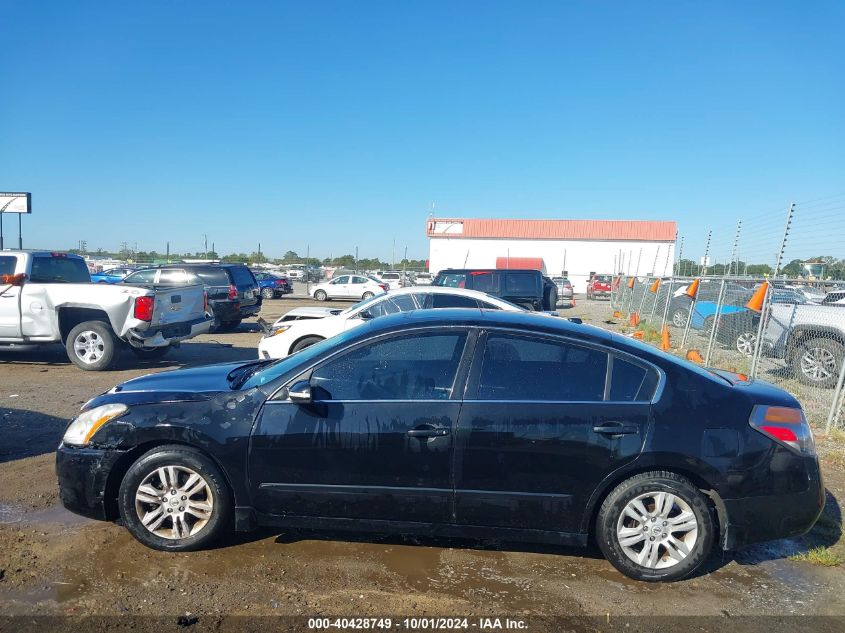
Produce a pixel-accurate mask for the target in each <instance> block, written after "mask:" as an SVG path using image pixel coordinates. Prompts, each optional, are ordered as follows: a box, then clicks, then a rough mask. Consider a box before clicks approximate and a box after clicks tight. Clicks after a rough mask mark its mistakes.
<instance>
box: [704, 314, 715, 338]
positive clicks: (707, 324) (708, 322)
mask: <svg viewBox="0 0 845 633" xmlns="http://www.w3.org/2000/svg"><path fill="white" fill-rule="evenodd" d="M715 321H716V319H715V318H714V317H712V316H709V317H706V318H705V319H704V323H702V324H701V331H702V332H703V333H704V334H706V335H707V336H710V332H712V331H713V323H714V322H715Z"/></svg>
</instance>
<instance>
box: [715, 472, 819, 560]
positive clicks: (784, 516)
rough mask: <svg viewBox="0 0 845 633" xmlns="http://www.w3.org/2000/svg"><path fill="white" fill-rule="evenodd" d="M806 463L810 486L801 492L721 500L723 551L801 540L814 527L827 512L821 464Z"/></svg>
mask: <svg viewBox="0 0 845 633" xmlns="http://www.w3.org/2000/svg"><path fill="white" fill-rule="evenodd" d="M806 459H807V463H808V468H807V472H808V482H807V483H808V486H807V489H806V490H804V491H802V492H789V493H782V494H777V495H763V496H759V497H745V498H742V499H723V500H722V503H723V504H724V510H725V515H726V517H725V518H726V519H727V521H726V525H725V529H724V531H723V534H722V548H723V549H726V550H731V549H737V548H740V547H744V546H746V545H752V544H754V543H761V542H764V541H774V540H777V539H783V538H790V537H794V536H800V535H801V534H804V533H805V532H807V531H808V530H809V529H810V528H812V527H813V525H815V523H816V520H817V519H818V518H819V516H820V515H821V513H822V510H823V509H824V503H825V490H824V483H823V481H822V477H821V472H820V470H819V465H818V460H817V459H816V458H815V457H813V458H809V457H808V458H806Z"/></svg>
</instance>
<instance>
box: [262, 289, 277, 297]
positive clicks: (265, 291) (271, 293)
mask: <svg viewBox="0 0 845 633" xmlns="http://www.w3.org/2000/svg"><path fill="white" fill-rule="evenodd" d="M261 296H262V297H263V298H264V299H275V298H276V293H275V292H274V291H273V289H272V288H262V289H261Z"/></svg>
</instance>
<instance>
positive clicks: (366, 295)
mask: <svg viewBox="0 0 845 633" xmlns="http://www.w3.org/2000/svg"><path fill="white" fill-rule="evenodd" d="M374 296H375V295H374V294H373V293H372V292H370V291H369V290H368V291H367V292H365V293H364V294H362V295H361V300H362V301H366V300H367V299H372V298H373V297H374Z"/></svg>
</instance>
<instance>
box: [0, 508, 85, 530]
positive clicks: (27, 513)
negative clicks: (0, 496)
mask: <svg viewBox="0 0 845 633" xmlns="http://www.w3.org/2000/svg"><path fill="white" fill-rule="evenodd" d="M14 523H20V524H22V525H48V524H49V525H62V526H71V527H74V526H81V525H88V524H91V523H95V521H94V520H92V519H87V518H85V517H82V516H79V515H78V514H74V513H73V512H71V511H70V510H67V509H65V508H64V506H52V507H50V508H46V509H44V510H25V509H23V508H20V507H16V506H13V505H9V504H5V503H0V525H10V524H14Z"/></svg>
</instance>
